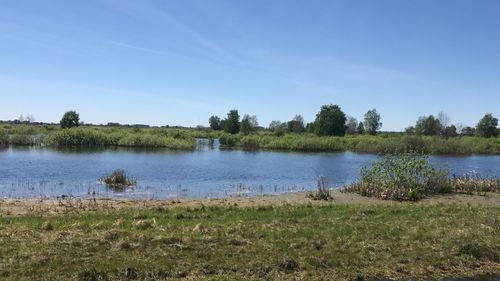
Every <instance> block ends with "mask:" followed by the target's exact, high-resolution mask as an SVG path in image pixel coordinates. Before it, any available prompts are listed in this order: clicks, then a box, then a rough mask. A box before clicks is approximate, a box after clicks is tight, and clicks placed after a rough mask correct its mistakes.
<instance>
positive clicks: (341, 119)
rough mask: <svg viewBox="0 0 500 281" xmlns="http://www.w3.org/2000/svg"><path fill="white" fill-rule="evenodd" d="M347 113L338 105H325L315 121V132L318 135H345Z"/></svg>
mask: <svg viewBox="0 0 500 281" xmlns="http://www.w3.org/2000/svg"><path fill="white" fill-rule="evenodd" d="M345 122H346V116H345V113H344V112H343V111H342V109H341V108H340V107H339V106H338V105H323V106H322V107H321V110H320V112H319V113H318V114H317V115H316V121H314V127H315V132H316V134H317V135H318V136H344V135H345Z"/></svg>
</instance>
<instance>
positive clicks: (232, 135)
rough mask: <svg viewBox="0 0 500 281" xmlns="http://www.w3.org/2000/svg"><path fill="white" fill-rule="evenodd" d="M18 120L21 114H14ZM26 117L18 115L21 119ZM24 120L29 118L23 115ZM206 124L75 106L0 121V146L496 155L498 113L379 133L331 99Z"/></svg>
mask: <svg viewBox="0 0 500 281" xmlns="http://www.w3.org/2000/svg"><path fill="white" fill-rule="evenodd" d="M20 119H21V118H20ZM22 119H23V120H24V119H25V118H24V117H23V118H22ZM30 120H34V118H33V117H30ZM209 124H210V128H205V127H197V128H171V127H168V126H165V127H149V126H147V125H121V124H118V123H108V124H107V125H99V126H96V125H90V124H84V123H83V122H81V121H80V120H79V115H78V113H76V112H75V111H68V112H66V113H65V114H64V116H63V118H62V119H61V122H60V124H43V123H34V122H32V121H22V122H21V121H19V120H16V121H12V122H3V123H0V145H26V146H30V145H43V146H57V147H79V146H84V147H106V146H122V147H163V148H168V149H178V150H192V149H194V148H195V147H196V141H195V139H196V138H206V139H209V141H210V142H212V141H213V140H214V139H219V140H220V144H221V146H222V147H225V148H238V149H269V150H284V151H311V152H315V151H316V152H319V151H346V150H350V151H355V152H366V153H378V154H395V153H405V152H419V153H426V154H449V155H469V154H500V137H498V131H499V129H498V128H497V126H498V120H497V119H496V118H495V117H493V116H492V115H491V114H486V115H485V116H484V117H483V118H482V119H481V120H480V121H479V123H478V124H477V126H476V127H475V128H472V127H466V126H463V125H460V124H456V125H451V123H450V118H449V117H448V116H447V115H446V114H444V113H442V112H441V113H439V114H438V116H437V117H434V116H433V115H430V116H424V117H421V118H419V119H418V120H417V122H416V125H415V126H412V127H408V128H407V129H406V130H405V132H398V133H397V132H381V131H380V129H381V128H382V122H381V115H380V114H379V113H378V112H377V111H376V110H375V109H372V110H369V111H368V112H367V113H366V114H365V116H364V121H363V122H358V120H357V119H356V118H354V117H350V116H347V115H346V114H345V113H344V112H343V111H342V109H341V108H340V107H339V106H337V105H325V106H323V107H321V109H320V112H318V114H317V116H316V119H315V121H314V122H311V123H307V124H306V123H305V121H304V118H303V117H302V116H301V115H295V116H294V118H293V119H292V120H290V121H288V122H280V121H272V122H271V123H270V124H269V126H268V127H267V128H264V127H262V126H259V123H258V121H257V116H255V115H249V114H245V115H244V116H243V118H242V119H241V120H240V115H239V112H238V110H231V111H229V113H228V114H227V117H226V118H224V119H222V118H219V117H218V116H215V115H214V116H211V117H210V118H209Z"/></svg>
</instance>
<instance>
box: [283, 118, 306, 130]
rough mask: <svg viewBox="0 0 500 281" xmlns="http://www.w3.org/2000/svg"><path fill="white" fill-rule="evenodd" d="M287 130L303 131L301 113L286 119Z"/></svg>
mask: <svg viewBox="0 0 500 281" xmlns="http://www.w3.org/2000/svg"><path fill="white" fill-rule="evenodd" d="M287 127H288V131H289V132H291V133H303V132H305V131H306V127H305V125H304V117H302V116H301V115H298V114H297V115H295V117H293V119H292V120H290V121H288V126H287Z"/></svg>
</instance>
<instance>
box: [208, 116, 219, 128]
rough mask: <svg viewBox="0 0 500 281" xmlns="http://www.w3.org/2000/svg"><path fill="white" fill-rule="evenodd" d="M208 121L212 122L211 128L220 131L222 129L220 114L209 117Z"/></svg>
mask: <svg viewBox="0 0 500 281" xmlns="http://www.w3.org/2000/svg"><path fill="white" fill-rule="evenodd" d="M208 123H209V124H210V129H212V130H214V131H219V130H221V129H222V127H221V120H220V118H219V117H218V116H215V115H213V116H211V117H210V119H208Z"/></svg>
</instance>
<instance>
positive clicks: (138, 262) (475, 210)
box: [0, 195, 500, 280]
mask: <svg viewBox="0 0 500 281" xmlns="http://www.w3.org/2000/svg"><path fill="white" fill-rule="evenodd" d="M345 196H352V195H345ZM334 197H335V196H334ZM302 198H303V197H302ZM349 200H350V199H349ZM363 200H364V199H363ZM366 200H371V199H366ZM481 200H483V199H481ZM484 200H486V199H484ZM373 202H375V201H373ZM377 202H378V201H377ZM234 205H236V204H234ZM54 206H56V204H54ZM137 206H138V207H131V205H126V206H125V207H123V208H119V209H115V208H114V207H109V208H106V209H99V210H98V211H84V210H83V209H82V210H81V211H79V210H78V208H76V209H73V211H71V212H57V213H52V214H51V215H48V214H49V212H47V211H36V208H33V209H31V208H30V210H28V213H24V214H10V215H6V214H3V215H2V217H1V218H0V276H1V279H2V280H28V279H29V280H158V279H159V280H166V279H170V278H174V279H177V278H184V279H185V280H200V279H202V280H263V279H264V280H293V279H298V280H382V279H383V278H390V279H395V280H410V278H412V279H411V280H439V279H441V278H444V277H463V276H482V275H489V274H494V275H499V274H500V256H499V253H500V207H499V206H498V204H496V205H495V204H494V205H481V204H469V203H468V204H441V203H439V204H410V203H403V204H385V203H384V204H347V203H335V204H334V203H332V204H330V203H322V204H320V205H317V204H316V203H314V204H311V203H307V204H281V205H279V206H278V205H274V206H273V205H267V206H253V207H251V206H247V207H240V206H233V205H231V206H227V205H226V206H210V205H206V206H205V205H203V204H200V205H197V206H190V207H187V206H184V205H181V207H164V206H162V205H158V204H152V205H151V206H148V203H147V202H138V203H137ZM139 206H140V207H139Z"/></svg>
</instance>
